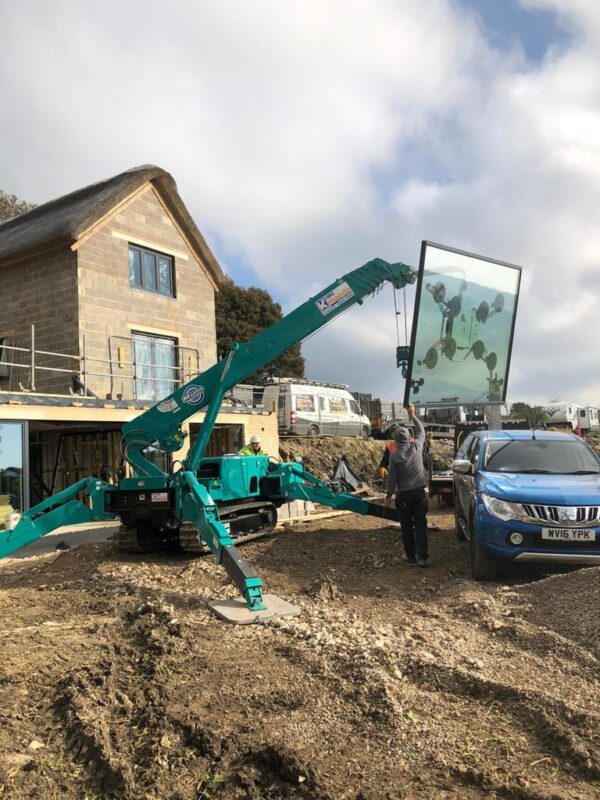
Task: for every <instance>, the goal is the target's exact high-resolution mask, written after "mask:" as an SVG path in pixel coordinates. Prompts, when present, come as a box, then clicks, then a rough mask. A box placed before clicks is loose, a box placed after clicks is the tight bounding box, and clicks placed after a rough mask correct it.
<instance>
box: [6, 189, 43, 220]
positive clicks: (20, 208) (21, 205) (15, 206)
mask: <svg viewBox="0 0 600 800" xmlns="http://www.w3.org/2000/svg"><path fill="white" fill-rule="evenodd" d="M32 208H35V204H34V203H26V202H25V200H19V198H18V197H15V195H14V194H7V193H6V192H3V191H2V189H0V224H2V223H3V222H8V220H9V219H12V218H13V217H17V216H18V215H19V214H24V213H25V212H26V211H31V209H32Z"/></svg>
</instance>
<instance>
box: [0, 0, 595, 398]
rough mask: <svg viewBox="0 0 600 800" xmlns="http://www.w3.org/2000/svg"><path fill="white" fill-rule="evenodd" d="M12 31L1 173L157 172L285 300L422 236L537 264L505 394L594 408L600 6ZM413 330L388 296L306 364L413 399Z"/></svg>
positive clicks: (152, 13) (106, 13) (203, 18)
mask: <svg viewBox="0 0 600 800" xmlns="http://www.w3.org/2000/svg"><path fill="white" fill-rule="evenodd" d="M0 31H2V48H1V49H0V120H2V124H1V125H0V153H1V156H0V188H2V189H4V190H5V191H7V192H10V193H14V194H16V195H18V196H19V197H21V198H23V199H26V200H29V201H33V202H36V203H41V202H44V201H46V200H49V199H51V198H53V197H56V196H59V195H61V194H65V193H67V192H69V191H72V190H74V189H76V188H79V187H81V186H84V185H86V184H89V183H92V182H94V181H97V180H100V179H103V178H106V177H109V176H111V175H114V174H117V173H119V172H121V171H122V170H124V169H127V168H130V167H132V166H136V165H139V164H144V163H153V164H157V165H159V166H161V167H163V168H164V169H166V170H168V171H169V172H170V173H171V174H172V175H173V176H174V178H175V180H176V182H177V184H178V187H179V191H180V194H181V196H182V197H183V199H184V201H185V202H186V204H187V206H188V208H189V210H190V212H191V213H192V216H193V217H194V219H195V220H196V222H197V224H198V226H199V227H200V229H201V230H202V232H203V233H204V235H205V237H206V238H207V240H208V242H209V243H210V245H211V247H212V248H213V250H214V252H215V254H216V256H217V258H218V259H219V261H220V263H221V265H222V266H223V268H224V270H225V271H226V272H227V273H228V274H230V275H231V276H232V277H233V279H234V280H236V281H237V282H238V283H241V284H242V285H244V286H249V285H257V286H260V287H263V288H266V289H267V290H269V291H270V292H271V294H272V295H273V296H274V298H275V299H276V300H277V301H278V302H280V303H281V305H282V306H283V308H284V310H292V309H293V308H295V307H296V306H298V305H299V304H300V303H302V302H303V301H304V300H305V299H306V298H308V297H309V296H310V295H311V294H314V293H316V292H317V291H319V290H320V289H321V288H323V287H324V286H326V285H327V284H328V283H330V282H331V281H332V280H334V279H335V278H336V277H338V276H340V275H342V274H344V273H345V272H347V271H349V270H351V269H354V268H355V267H357V266H360V265H361V264H362V263H364V262H366V261H369V260H370V259H372V258H374V257H381V258H385V259H387V260H389V261H404V262H405V263H409V264H412V265H415V266H416V265H417V262H418V258H419V252H420V243H421V241H422V240H423V239H428V240H430V241H434V242H439V243H443V244H445V245H448V246H452V247H458V248H461V249H463V250H468V251H471V252H475V253H480V254H484V255H487V256H490V257H492V258H495V259H499V260H502V261H507V262H510V263H513V264H517V265H520V266H521V267H522V268H523V280H522V285H521V299H520V302H519V310H518V317H517V324H516V333H515V340H514V349H513V357H512V362H511V374H510V377H509V381H508V399H509V400H511V401H517V400H525V401H528V402H542V403H543V402H547V401H549V400H554V399H556V398H560V399H562V400H572V401H575V402H581V403H589V404H591V405H596V406H597V405H600V369H599V367H600V356H599V348H598V342H600V313H599V312H598V300H599V299H600V267H599V262H600V3H597V2H591V0H502V2H499V1H497V0H420V1H419V3H415V2H412V1H411V0H370V1H369V2H368V3H365V2H356V1H355V0H327V2H310V1H309V2H306V0H302V1H301V2H297V1H296V0H287V2H285V3H282V2H280V0H254V2H252V3H248V2H245V1H244V0H218V1H217V0H213V1H212V2H207V1H206V0H170V2H169V3H165V2H156V0H118V2H115V0H103V2H102V3H97V2H95V0H94V1H93V2H91V1H90V0H53V2H51V3H49V2H47V0H20V2H19V3H14V2H10V0H0ZM405 300H406V305H407V312H408V319H407V320H406V323H407V325H408V326H409V330H410V322H411V309H412V306H413V302H414V292H413V290H412V289H411V290H409V291H407V293H406V297H403V295H402V293H400V295H399V296H398V297H397V303H398V306H399V308H400V309H401V311H402V312H403V308H404V301H405ZM398 329H399V339H400V344H404V343H405V341H404V330H405V320H404V318H403V314H402V313H401V316H400V318H399V325H398ZM397 339H398V337H397V333H396V317H395V314H394V298H393V293H392V291H391V289H390V288H386V289H385V290H383V291H382V292H381V293H380V294H379V295H378V296H377V297H375V298H373V299H369V300H367V301H366V302H365V303H364V305H362V306H360V307H355V308H353V309H352V310H350V311H349V312H348V313H347V314H345V315H343V316H342V317H340V318H339V319H338V320H336V321H335V322H334V323H332V324H331V325H330V326H329V327H328V328H327V329H326V330H325V331H322V332H321V333H320V334H317V335H315V336H314V337H313V338H311V339H310V340H309V341H308V342H307V343H306V344H305V345H304V348H303V352H304V355H305V357H306V360H307V376H308V377H310V378H312V379H318V380H331V381H335V382H342V383H347V384H350V386H351V388H352V389H353V390H357V391H361V392H368V393H372V394H373V395H374V396H377V397H381V398H383V399H388V400H392V399H399V398H401V397H402V395H403V380H402V378H401V375H400V373H399V371H398V370H397V369H396V366H395V347H396V344H397Z"/></svg>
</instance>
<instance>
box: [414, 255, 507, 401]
mask: <svg viewBox="0 0 600 800" xmlns="http://www.w3.org/2000/svg"><path fill="white" fill-rule="evenodd" d="M520 284H521V267H518V266H516V265H514V264H508V263H506V262H504V261H497V260H496V259H491V258H488V257H487V256H480V255H477V254H475V253H468V252H465V251H463V250H457V249H455V248H451V247H446V246H445V245H440V244H435V243H434V242H429V241H424V242H423V243H422V245H421V258H420V262H419V273H418V278H417V296H416V300H415V309H414V315H413V326H412V334H411V344H410V355H409V361H408V366H407V374H406V384H405V391H404V403H405V405H407V404H408V403H414V404H415V405H416V406H427V407H434V408H435V407H436V406H438V407H440V406H446V407H448V406H470V405H501V404H503V403H504V402H505V400H506V390H507V383H508V375H509V369H510V360H511V352H512V343H513V337H514V328H515V322H516V315H517V306H518V300H519V290H520Z"/></svg>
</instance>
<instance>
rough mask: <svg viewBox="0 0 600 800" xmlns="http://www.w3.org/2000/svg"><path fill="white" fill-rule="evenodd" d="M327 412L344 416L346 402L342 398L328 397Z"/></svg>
mask: <svg viewBox="0 0 600 800" xmlns="http://www.w3.org/2000/svg"><path fill="white" fill-rule="evenodd" d="M329 410H330V412H331V413H332V414H346V413H347V410H348V409H347V407H346V400H345V399H344V398H343V397H330V398H329Z"/></svg>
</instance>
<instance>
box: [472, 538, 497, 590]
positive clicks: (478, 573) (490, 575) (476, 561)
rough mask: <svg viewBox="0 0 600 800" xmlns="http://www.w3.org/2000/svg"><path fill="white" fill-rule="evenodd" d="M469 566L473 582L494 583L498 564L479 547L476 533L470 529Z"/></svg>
mask: <svg viewBox="0 0 600 800" xmlns="http://www.w3.org/2000/svg"><path fill="white" fill-rule="evenodd" d="M469 566H470V568H471V577H472V578H473V580H474V581H495V580H496V579H497V577H498V573H499V571H500V570H499V569H498V564H497V563H496V562H495V561H494V559H493V558H490V556H488V554H487V553H484V551H483V550H482V549H481V547H480V546H479V542H478V541H477V533H476V532H475V530H473V527H472V528H471V536H470V538H469Z"/></svg>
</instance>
